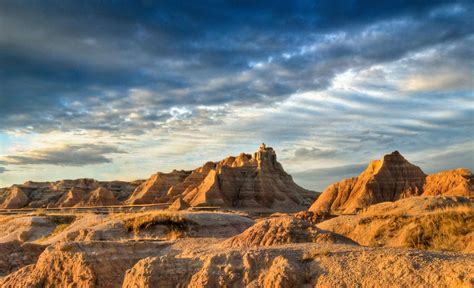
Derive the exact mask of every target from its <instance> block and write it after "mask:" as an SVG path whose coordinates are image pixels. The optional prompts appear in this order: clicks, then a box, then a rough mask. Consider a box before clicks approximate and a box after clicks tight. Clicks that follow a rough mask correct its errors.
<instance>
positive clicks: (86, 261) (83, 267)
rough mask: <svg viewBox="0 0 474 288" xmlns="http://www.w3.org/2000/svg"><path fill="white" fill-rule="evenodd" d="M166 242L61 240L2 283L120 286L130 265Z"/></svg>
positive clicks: (36, 285)
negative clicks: (78, 241)
mask: <svg viewBox="0 0 474 288" xmlns="http://www.w3.org/2000/svg"><path fill="white" fill-rule="evenodd" d="M166 246H167V245H166V244H164V243H140V242H130V243H118V242H90V243H59V244H57V245H53V246H49V247H48V248H47V249H46V250H45V251H44V252H43V253H42V254H41V255H40V257H39V259H38V261H37V262H36V264H33V265H29V266H25V267H24V268H22V269H20V270H18V271H17V272H15V273H13V274H10V275H8V276H7V277H6V278H5V279H4V280H3V283H2V282H1V281H0V286H1V287H120V286H121V284H122V280H123V276H124V275H125V271H126V270H127V269H130V268H132V266H133V265H134V264H135V263H136V262H137V261H139V260H140V259H143V258H145V257H147V256H149V255H154V254H156V253H158V252H159V250H160V249H162V248H164V247H166Z"/></svg>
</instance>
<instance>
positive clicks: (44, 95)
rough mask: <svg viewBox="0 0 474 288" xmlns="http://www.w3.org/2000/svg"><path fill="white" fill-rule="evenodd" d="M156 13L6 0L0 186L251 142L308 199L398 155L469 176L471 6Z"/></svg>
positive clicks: (2, 5) (288, 5)
mask: <svg viewBox="0 0 474 288" xmlns="http://www.w3.org/2000/svg"><path fill="white" fill-rule="evenodd" d="M154 2H155V1H46V0H44V1H34V0H32V1H9V0H5V1H0V187H2V186H8V185H11V184H13V183H23V182H25V181H27V180H35V181H52V180H59V179H75V178H82V177H88V178H95V179H99V180H115V179H119V180H133V179H145V178H147V177H149V176H150V174H152V173H156V172H157V171H162V172H168V171H171V170H173V169H175V168H176V169H194V168H197V167H199V166H201V165H202V164H203V163H205V162H206V161H209V160H212V161H219V160H221V159H223V158H225V157H226V156H229V155H238V154H239V153H241V152H246V153H253V152H254V151H256V150H257V148H258V146H259V144H260V143H262V142H265V143H266V144H267V145H269V146H272V147H273V148H274V149H275V150H276V152H277V156H278V160H279V161H280V162H281V163H282V165H283V167H284V168H285V170H286V171H287V172H289V173H290V174H292V175H293V177H294V179H295V181H296V182H297V183H299V184H301V185H302V186H303V187H306V188H309V189H314V190H318V191H321V190H323V189H324V188H325V186H326V185H328V184H330V183H331V182H334V181H337V180H339V179H341V178H344V177H350V176H355V175H357V174H358V173H360V172H361V171H362V170H364V168H365V167H366V165H367V163H368V162H369V161H370V160H372V159H379V158H380V157H382V155H384V154H387V153H390V152H392V151H394V150H398V151H400V152H401V153H402V154H403V155H404V156H405V157H406V158H407V159H408V160H409V161H410V162H412V163H414V164H416V165H418V166H420V167H421V168H422V169H423V170H424V171H425V172H426V173H433V172H437V171H440V170H447V169H452V168H455V167H465V168H468V169H471V170H472V169H474V132H473V127H474V92H473V91H474V49H473V47H474V23H473V22H474V21H473V19H474V4H473V3H474V2H472V1H415V0H410V1H408V0H407V1H353V0H344V1H339V0H330V1H159V3H154ZM176 2H182V3H176Z"/></svg>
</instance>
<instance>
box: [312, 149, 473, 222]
mask: <svg viewBox="0 0 474 288" xmlns="http://www.w3.org/2000/svg"><path fill="white" fill-rule="evenodd" d="M472 179H473V177H472V174H471V173H470V172H469V171H468V170H466V169H456V170H452V171H446V172H441V173H438V174H434V175H429V176H427V175H425V173H423V171H422V170H421V169H420V168H419V167H418V166H415V165H413V164H411V163H410V162H408V161H407V160H406V159H405V158H404V157H403V156H402V155H401V154H400V153H399V152H398V151H395V152H393V153H391V154H388V155H385V156H383V157H382V159H381V160H375V161H372V162H370V164H369V166H368V167H367V169H366V170H365V171H364V172H363V173H362V174H360V175H359V176H357V177H354V178H350V179H345V180H342V181H340V182H337V183H334V184H332V185H330V186H329V187H328V188H326V190H325V191H324V192H323V193H322V194H321V196H320V197H319V198H318V199H317V200H316V201H315V202H314V203H313V205H311V207H310V209H309V211H313V212H315V213H333V214H351V213H355V212H357V211H360V210H362V209H364V208H366V207H368V206H370V205H372V204H376V203H380V202H385V201H396V200H399V199H403V198H407V197H412V196H419V195H456V196H469V195H472V193H473V192H474V189H473V187H474V185H473V181H474V180H472Z"/></svg>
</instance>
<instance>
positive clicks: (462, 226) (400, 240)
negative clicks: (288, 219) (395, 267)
mask: <svg viewBox="0 0 474 288" xmlns="http://www.w3.org/2000/svg"><path fill="white" fill-rule="evenodd" d="M317 226H318V227H319V228H321V229H324V230H328V231H332V232H334V233H338V234H341V235H344V236H346V237H348V238H350V239H352V240H354V241H356V242H358V243H359V244H361V245H366V246H387V247H408V248H418V249H426V250H447V251H457V252H470V253H472V252H474V245H472V244H470V243H472V239H474V202H473V201H470V200H469V199H468V198H463V197H446V196H443V197H439V196H438V197H435V196H428V197H426V196H419V197H410V198H406V199H401V200H398V201H395V202H384V203H379V204H374V205H372V206H370V207H368V208H367V210H366V211H364V212H362V213H361V214H358V215H341V216H339V217H336V218H333V219H330V220H327V221H324V222H321V223H319V224H318V225H317Z"/></svg>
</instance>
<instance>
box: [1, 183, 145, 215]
mask: <svg viewBox="0 0 474 288" xmlns="http://www.w3.org/2000/svg"><path fill="white" fill-rule="evenodd" d="M141 183H142V181H140V180H138V181H133V182H125V181H97V180H94V179H87V178H83V179H76V180H61V181H55V182H33V181H27V182H25V183H23V184H21V185H13V186H11V187H8V188H1V189H0V207H1V208H10V209H12V208H23V207H27V208H38V207H58V206H60V207H72V206H75V205H80V204H79V203H82V202H84V201H85V202H87V199H88V197H89V196H92V195H93V194H94V193H92V192H93V191H94V190H97V189H99V188H100V189H101V190H98V191H96V194H97V193H98V194H99V195H96V196H94V197H95V198H97V196H99V197H98V198H104V197H105V198H107V199H108V200H107V201H109V202H110V201H112V202H110V203H111V204H107V205H113V203H115V204H118V203H119V202H121V201H123V200H125V199H127V198H128V197H130V195H131V194H132V192H133V190H134V189H135V188H136V187H137V186H139V185H140V184H141ZM106 191H109V192H110V193H111V194H112V195H113V198H114V199H116V201H113V200H111V199H112V197H111V195H110V193H109V192H106ZM94 197H92V199H91V201H92V202H97V201H96V200H93V198H94ZM103 200H105V199H103ZM81 201H82V202H81ZM107 201H106V202H107ZM92 202H91V203H90V204H93V203H92ZM99 202H103V201H102V200H100V201H98V202H97V204H94V205H92V206H97V205H99V204H100V203H99Z"/></svg>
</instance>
